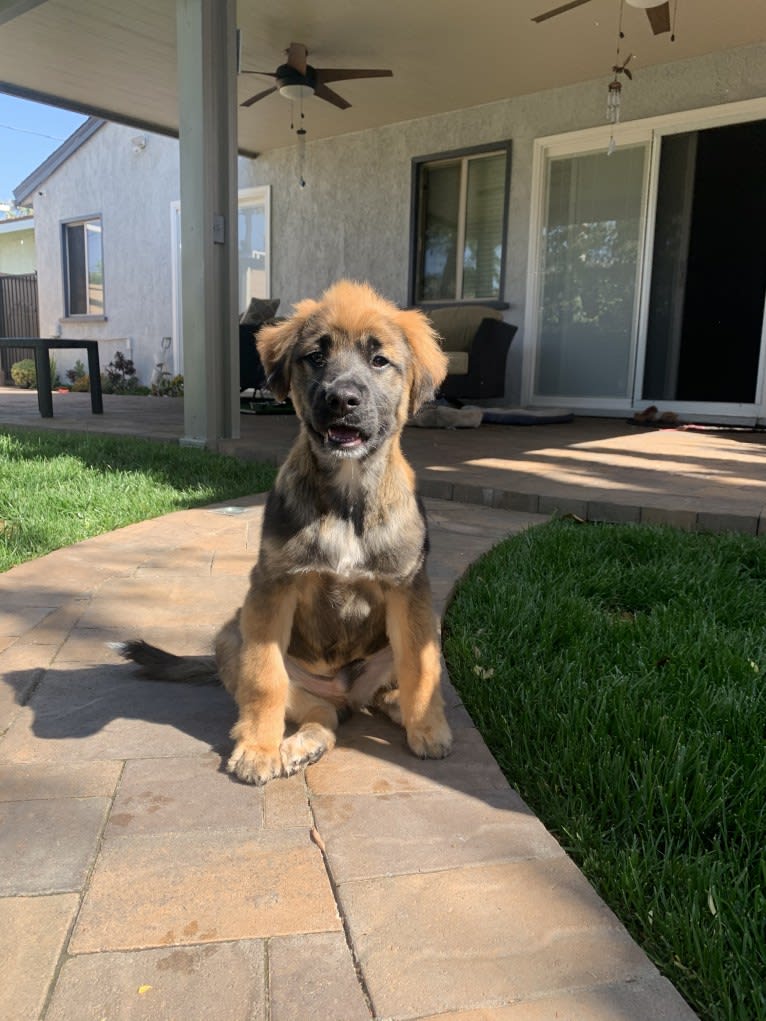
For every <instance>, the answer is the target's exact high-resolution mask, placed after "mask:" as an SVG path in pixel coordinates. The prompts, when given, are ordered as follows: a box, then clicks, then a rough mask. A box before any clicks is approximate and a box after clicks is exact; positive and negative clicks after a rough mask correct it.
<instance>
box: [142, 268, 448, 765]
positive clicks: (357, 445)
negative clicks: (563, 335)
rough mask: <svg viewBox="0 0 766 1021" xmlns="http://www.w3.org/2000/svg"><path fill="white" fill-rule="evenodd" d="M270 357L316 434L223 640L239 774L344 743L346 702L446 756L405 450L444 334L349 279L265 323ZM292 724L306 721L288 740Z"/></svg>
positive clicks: (275, 379)
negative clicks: (340, 732)
mask: <svg viewBox="0 0 766 1021" xmlns="http://www.w3.org/2000/svg"><path fill="white" fill-rule="evenodd" d="M258 350H259V353H260V356H261V359H262V361H263V364H264V367H265V369H266V372H267V374H268V375H269V377H270V385H271V387H272V389H273V391H274V392H275V394H276V395H277V396H279V397H284V396H286V395H287V394H288V393H289V394H290V396H291V398H292V401H293V404H294V406H295V408H296V411H297V414H298V416H299V418H300V421H301V431H300V434H299V437H298V439H297V440H296V442H295V445H294V446H293V449H292V450H291V452H290V454H289V455H288V458H287V460H286V462H285V464H284V465H283V467H282V469H281V470H280V472H279V475H278V478H277V481H276V483H275V486H274V490H273V491H272V493H271V494H270V496H269V501H268V504H267V507H266V513H265V518H264V528H263V536H262V540H261V548H260V552H259V557H258V562H257V563H256V565H255V567H254V568H253V571H252V574H251V578H250V589H249V592H248V594H247V597H246V599H245V602H244V605H243V606H242V608H241V610H240V611H239V612H238V614H237V615H236V617H234V618H233V619H232V620H230V621H229V622H228V623H227V624H226V625H225V626H224V628H223V629H222V630H221V632H220V634H219V635H218V638H217V640H216V662H217V666H218V673H219V676H220V678H221V681H222V682H223V684H224V685H225V686H226V688H227V690H228V691H229V692H230V693H231V694H232V696H233V697H234V699H235V700H236V702H237V706H238V708H239V719H238V721H237V723H236V725H235V727H234V728H233V730H232V737H233V738H234V741H235V746H234V751H233V753H232V755H231V758H230V759H229V764H228V769H229V771H230V772H232V773H234V774H236V776H237V777H239V778H240V779H241V780H244V781H246V782H249V783H256V784H262V783H265V782H267V781H268V780H270V779H272V778H274V777H277V776H289V775H290V774H292V773H294V772H296V771H297V770H298V769H300V768H302V767H303V766H305V765H306V764H307V763H310V762H314V761H316V759H318V758H319V757H320V756H321V755H322V754H323V753H324V752H326V751H328V750H329V749H331V748H332V747H333V746H334V743H335V731H336V728H337V725H338V709H339V706H341V707H345V708H348V709H352V708H353V709H355V708H360V707H361V706H364V705H374V706H375V707H377V708H379V709H381V710H382V711H384V712H387V713H388V715H389V716H391V718H392V719H394V720H396V722H399V723H401V724H402V725H403V726H404V728H405V730H406V734H407V742H408V744H409V746H410V748H411V749H412V751H413V752H414V753H415V754H416V755H419V756H422V757H429V758H439V757H441V756H444V755H446V754H448V752H449V750H450V746H451V734H450V730H449V727H448V725H447V722H446V719H445V716H444V709H443V702H442V697H441V693H440V688H439V679H440V658H439V642H438V634H437V630H436V622H435V619H434V614H433V610H432V607H431V594H430V587H429V584H428V579H427V576H426V572H425V557H426V552H427V536H426V524H425V518H424V514H423V512H422V508H421V506H420V505H419V502H418V501H417V498H416V496H415V479H414V474H413V472H412V469H411V468H410V466H409V464H408V463H407V461H406V460H405V458H404V455H403V454H402V451H401V446H400V436H401V431H402V428H403V426H404V424H405V422H406V420H407V418H408V417H409V416H410V415H411V414H412V413H414V412H415V411H416V410H417V409H418V408H419V407H420V405H421V404H422V403H423V401H424V400H427V399H428V398H429V397H430V396H431V395H432V393H433V391H434V389H435V387H436V386H438V384H439V383H440V382H441V380H442V379H443V377H444V374H445V372H446V358H445V356H444V354H443V353H442V351H441V348H440V346H439V343H438V340H437V338H436V335H435V334H434V332H433V330H432V329H431V327H430V325H429V323H428V320H427V319H426V318H425V316H423V315H422V314H421V313H419V312H417V311H402V310H400V309H398V308H397V307H396V306H395V305H392V304H391V303H390V302H388V301H386V300H385V299H383V298H381V297H380V296H379V295H378V294H377V293H376V292H375V291H374V290H373V289H372V288H371V287H369V285H367V284H358V283H353V282H351V281H341V282H340V283H338V284H336V285H335V286H334V287H332V288H331V289H330V290H329V291H327V292H326V293H325V294H324V295H323V296H322V298H321V299H320V300H319V301H312V300H307V301H302V302H300V303H299V304H298V305H296V306H295V313H294V315H293V316H292V317H291V318H290V319H289V320H288V321H287V322H285V323H281V324H278V325H274V326H270V327H265V328H263V329H262V330H261V331H260V333H259V335H258ZM136 644H140V643H136ZM155 652H157V650H155ZM125 654H126V655H128V656H129V657H130V658H133V659H135V660H136V661H138V662H142V659H141V656H140V655H139V654H138V653H136V652H135V650H133V651H129V652H126V653H125ZM159 655H160V656H161V655H163V654H162V653H159ZM169 658H171V659H173V657H169ZM174 659H175V663H176V665H175V666H174V667H173V668H172V669H174V670H175V675H174V679H180V668H179V666H178V664H179V663H180V660H178V659H177V658H174ZM143 662H149V660H148V659H147V660H145V661H143ZM152 664H153V665H156V657H155V660H153V661H152ZM170 669H171V667H168V670H170ZM198 672H199V671H198ZM286 722H290V723H294V724H297V727H298V729H297V731H296V732H295V733H294V734H292V735H291V736H288V737H285V733H284V732H285V723H286Z"/></svg>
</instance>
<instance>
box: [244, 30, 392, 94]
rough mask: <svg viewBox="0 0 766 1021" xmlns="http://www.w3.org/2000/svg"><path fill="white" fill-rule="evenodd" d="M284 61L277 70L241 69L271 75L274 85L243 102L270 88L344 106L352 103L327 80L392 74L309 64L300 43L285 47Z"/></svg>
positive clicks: (303, 47)
mask: <svg viewBox="0 0 766 1021" xmlns="http://www.w3.org/2000/svg"><path fill="white" fill-rule="evenodd" d="M285 53H286V54H287V61H286V63H284V64H280V65H279V67H278V68H277V69H276V71H241V72H240V73H241V74H259V75H265V76H266V77H267V78H274V79H275V81H276V84H275V85H272V86H271V88H270V89H265V90H264V91H263V92H258V93H256V95H254V96H251V97H250V98H249V99H246V100H245V102H244V103H243V104H242V106H252V105H253V103H257V102H258V101H259V100H260V99H265V98H266V96H270V95H271V94H272V93H273V92H277V91H278V92H279V93H280V94H281V95H283V96H284V97H285V98H286V99H304V98H305V97H306V96H312V95H313V96H317V97H318V98H319V99H324V100H325V102H327V103H332V105H333V106H337V107H338V108H339V109H341V110H347V109H348V108H349V107H350V106H351V104H350V103H349V102H348V101H347V100H345V99H344V98H343V96H339V95H338V93H337V92H334V91H333V90H332V89H328V88H327V82H340V81H347V80H349V79H351V78H391V77H392V76H393V71H385V70H380V69H378V70H373V69H369V68H337V67H335V68H329V67H312V66H311V64H309V63H307V58H308V55H309V51H308V50H307V49H306V47H305V46H304V45H303V43H290V45H289V47H288V48H287V49H286V50H285Z"/></svg>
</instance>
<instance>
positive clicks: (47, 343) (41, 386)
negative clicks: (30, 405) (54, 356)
mask: <svg viewBox="0 0 766 1021" xmlns="http://www.w3.org/2000/svg"><path fill="white" fill-rule="evenodd" d="M0 347H26V348H30V349H31V350H33V351H34V353H35V373H36V375H37V406H38V408H39V409H40V415H41V416H42V417H43V418H53V399H52V397H51V365H50V352H51V351H55V350H64V349H72V348H82V349H84V350H85V351H87V353H88V375H89V376H90V407H91V411H92V412H93V414H94V415H103V413H104V401H103V398H102V396H101V366H100V364H99V358H98V341H97V340H71V339H67V338H65V337H0Z"/></svg>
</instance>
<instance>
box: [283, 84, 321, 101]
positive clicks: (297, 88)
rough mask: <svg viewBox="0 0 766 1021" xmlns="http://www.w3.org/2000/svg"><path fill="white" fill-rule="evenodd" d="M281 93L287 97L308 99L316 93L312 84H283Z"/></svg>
mask: <svg viewBox="0 0 766 1021" xmlns="http://www.w3.org/2000/svg"><path fill="white" fill-rule="evenodd" d="M279 94H280V96H284V97H285V99H306V98H307V97H308V96H313V95H314V90H313V89H312V88H311V86H310V85H298V84H296V85H282V86H280V89H279Z"/></svg>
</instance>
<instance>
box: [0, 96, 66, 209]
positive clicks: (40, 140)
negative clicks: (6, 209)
mask: <svg viewBox="0 0 766 1021" xmlns="http://www.w3.org/2000/svg"><path fill="white" fill-rule="evenodd" d="M85 120H86V118H85V117H83V115H82V114H78V113H70V112H69V111H68V110H59V109H57V108H55V107H52V106H44V105H43V104H42V103H30V102H29V101H28V100H26V99H15V98H14V97H13V96H6V95H3V94H2V93H0V204H2V203H4V202H12V201H13V189H14V188H16V187H18V185H20V184H21V182H22V181H23V180H24V178H25V177H28V176H29V174H31V173H32V171H33V170H34V169H35V168H36V167H39V166H40V164H41V163H42V162H43V160H45V159H47V158H48V156H50V154H51V153H52V152H53V151H54V150H55V149H58V147H59V146H60V145H61V143H62V142H63V141H64V139H65V138H68V137H69V136H70V135H71V134H72V132H73V131H75V130H76V129H77V128H78V127H79V126H80V125H81V124H82V123H83V121H85ZM0 216H2V213H0Z"/></svg>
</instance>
